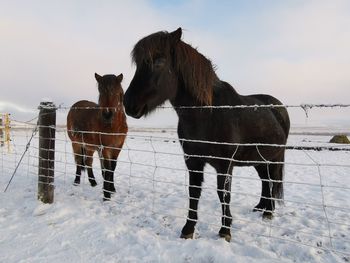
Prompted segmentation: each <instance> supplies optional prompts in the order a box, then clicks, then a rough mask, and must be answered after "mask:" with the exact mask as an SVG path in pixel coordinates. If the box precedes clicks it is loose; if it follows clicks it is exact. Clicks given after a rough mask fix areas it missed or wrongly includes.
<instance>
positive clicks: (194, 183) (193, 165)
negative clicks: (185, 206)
mask: <svg viewBox="0 0 350 263" xmlns="http://www.w3.org/2000/svg"><path fill="white" fill-rule="evenodd" d="M186 165H187V168H188V170H189V184H190V185H189V187H188V189H189V195H190V196H189V210H188V217H187V221H186V224H185V226H184V227H183V228H182V231H181V238H186V239H187V238H193V233H194V228H195V226H196V223H197V219H198V215H197V209H198V201H199V197H200V196H201V192H202V182H203V168H204V162H202V161H201V160H199V159H198V158H197V159H196V158H190V159H188V160H186Z"/></svg>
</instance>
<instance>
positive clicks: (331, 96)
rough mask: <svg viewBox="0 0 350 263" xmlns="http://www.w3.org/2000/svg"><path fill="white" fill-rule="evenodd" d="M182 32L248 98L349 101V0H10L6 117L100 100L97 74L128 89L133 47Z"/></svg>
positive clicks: (0, 58) (3, 36)
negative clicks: (119, 79) (44, 104)
mask: <svg viewBox="0 0 350 263" xmlns="http://www.w3.org/2000/svg"><path fill="white" fill-rule="evenodd" d="M179 26H181V27H182V28H183V29H184V32H183V40H184V41H185V42H187V43H190V44H191V45H192V46H194V47H197V48H198V50H199V51H200V52H201V53H203V54H204V55H205V56H207V57H208V58H210V59H211V60H212V62H213V63H214V64H215V65H216V67H217V74H218V76H219V77H220V78H221V79H222V80H225V81H228V82H230V83H231V84H232V85H233V86H234V87H235V88H236V90H237V91H238V92H239V93H241V94H251V93H267V94H272V95H273V96H275V97H277V98H279V99H280V100H281V101H282V102H284V103H285V104H300V103H350V30H349V28H350V1H348V0H329V1H323V0H315V1H312V0H300V1H299V0H290V1H288V0H283V1H277V0H274V1H269V0H260V1H259V0H256V1H253V0H252V1H245V0H242V1H238V0H237V1H205V0H192V1H175V0H171V1H162V0H153V1H142V0H136V1H87V0H84V1H83V0H82V1H62V0H60V1H43V0H42V1H34V0H33V1H14V0H11V1H4V0H1V2H0V72H1V73H0V89H1V95H0V111H3V110H5V109H4V108H5V106H6V105H12V106H11V109H14V108H15V107H17V108H18V107H22V108H24V109H32V110H35V109H36V107H37V105H38V104H39V102H40V100H41V99H42V98H46V97H49V98H51V99H52V100H53V101H54V102H55V103H56V104H57V105H60V104H63V105H65V106H70V105H71V104H72V103H74V102H75V101H77V100H80V99H90V100H95V101H96V99H97V95H98V94H97V88H96V83H95V79H94V73H95V72H97V73H99V74H108V73H114V74H119V73H121V72H122V73H123V74H124V81H123V87H124V90H126V89H127V87H128V84H129V82H130V80H131V78H132V76H133V74H134V71H135V67H134V66H133V65H132V64H131V59H130V52H131V50H132V48H133V46H134V44H135V43H136V42H137V41H138V40H139V39H140V38H142V37H144V36H146V35H148V34H150V33H153V32H156V31H160V30H167V31H173V30H175V29H176V28H178V27H179ZM327 114H329V112H328V113H325V114H324V115H323V116H328V115H327ZM163 115H164V113H163ZM159 116H162V115H159ZM293 116H294V115H293ZM295 116H296V115H295ZM338 116H339V115H338ZM348 116H349V115H348ZM156 117H157V116H156V114H154V115H153V116H151V118H156ZM292 122H298V119H292ZM140 123H142V120H141V122H140Z"/></svg>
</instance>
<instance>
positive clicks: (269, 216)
mask: <svg viewBox="0 0 350 263" xmlns="http://www.w3.org/2000/svg"><path fill="white" fill-rule="evenodd" d="M262 217H263V219H267V220H271V219H272V218H273V213H272V212H271V211H264V213H263V215H262Z"/></svg>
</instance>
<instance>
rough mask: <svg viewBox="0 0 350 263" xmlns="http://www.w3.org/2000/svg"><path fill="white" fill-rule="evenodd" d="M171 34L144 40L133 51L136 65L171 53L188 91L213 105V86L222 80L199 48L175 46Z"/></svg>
mask: <svg viewBox="0 0 350 263" xmlns="http://www.w3.org/2000/svg"><path fill="white" fill-rule="evenodd" d="M171 45H172V43H171V38H170V33H168V32H166V31H161V32H157V33H154V34H151V35H149V36H147V37H144V38H143V39H141V40H140V41H139V42H137V43H136V45H135V47H134V49H133V50H132V52H131V56H132V61H133V62H134V63H135V64H136V66H138V65H141V64H142V63H152V58H153V57H154V55H155V54H157V53H159V52H161V51H163V52H164V51H169V52H170V51H171V54H169V55H171V56H172V58H173V63H174V67H175V68H176V70H177V72H178V74H179V75H180V77H181V79H182V81H183V84H184V86H185V88H186V89H187V90H188V91H189V92H190V93H191V94H192V95H193V96H194V97H195V98H196V99H197V100H198V101H199V102H200V103H201V104H203V105H211V104H212V95H213V86H214V83H215V82H216V81H217V80H218V78H217V76H216V73H215V70H214V67H213V65H212V63H211V61H210V60H209V59H207V58H206V57H205V56H203V55H202V54H201V53H199V52H198V51H197V50H196V49H195V48H193V47H192V46H190V45H189V44H187V43H185V42H183V41H182V40H180V41H179V42H177V43H176V46H173V47H171Z"/></svg>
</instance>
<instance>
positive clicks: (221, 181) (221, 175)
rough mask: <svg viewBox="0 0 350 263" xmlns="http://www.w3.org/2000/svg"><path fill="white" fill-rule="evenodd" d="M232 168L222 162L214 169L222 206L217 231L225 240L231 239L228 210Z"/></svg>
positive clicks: (229, 212) (229, 213)
mask: <svg viewBox="0 0 350 263" xmlns="http://www.w3.org/2000/svg"><path fill="white" fill-rule="evenodd" d="M232 168H233V166H231V165H230V164H228V165H226V164H222V165H220V166H219V167H218V168H217V169H216V170H217V173H218V176H217V192H218V196H219V199H220V202H221V208H222V218H221V223H222V226H221V228H220V231H219V236H220V237H223V238H225V240H226V241H228V242H230V241H231V230H230V228H231V224H232V215H231V211H230V202H231V180H232V176H231V173H232Z"/></svg>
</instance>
